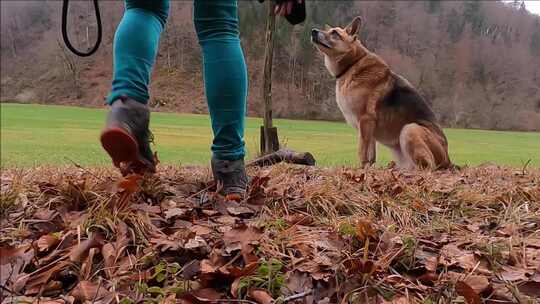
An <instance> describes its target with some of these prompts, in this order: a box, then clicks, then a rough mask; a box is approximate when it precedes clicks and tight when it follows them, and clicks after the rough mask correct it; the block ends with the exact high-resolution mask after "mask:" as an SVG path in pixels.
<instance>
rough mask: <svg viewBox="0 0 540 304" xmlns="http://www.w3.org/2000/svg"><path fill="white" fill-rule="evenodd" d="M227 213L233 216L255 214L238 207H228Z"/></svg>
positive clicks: (245, 208) (246, 208)
mask: <svg viewBox="0 0 540 304" xmlns="http://www.w3.org/2000/svg"><path fill="white" fill-rule="evenodd" d="M227 211H228V212H229V213H230V214H232V215H249V214H254V213H255V211H253V210H251V209H250V208H248V207H244V206H238V207H227Z"/></svg>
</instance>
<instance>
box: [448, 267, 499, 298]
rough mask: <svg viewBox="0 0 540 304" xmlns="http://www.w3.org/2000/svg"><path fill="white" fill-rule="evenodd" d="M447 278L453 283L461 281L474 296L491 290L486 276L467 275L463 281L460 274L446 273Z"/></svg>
mask: <svg viewBox="0 0 540 304" xmlns="http://www.w3.org/2000/svg"><path fill="white" fill-rule="evenodd" d="M446 275H447V277H449V278H450V279H451V280H455V281H463V282H464V283H466V284H467V285H468V286H469V287H471V288H472V289H473V290H474V292H475V293H476V294H481V293H483V292H485V291H487V290H489V289H490V288H491V284H490V283H489V280H488V278H487V277H486V276H481V275H467V276H466V277H465V279H463V280H462V278H463V277H464V275H463V274H462V273H458V272H453V271H449V272H448V273H446Z"/></svg>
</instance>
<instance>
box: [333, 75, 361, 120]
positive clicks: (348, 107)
mask: <svg viewBox="0 0 540 304" xmlns="http://www.w3.org/2000/svg"><path fill="white" fill-rule="evenodd" d="M336 102H337V104H338V107H339V109H340V110H341V113H343V116H344V117H345V120H346V121H347V123H348V124H349V125H350V126H351V127H353V128H355V129H357V130H360V125H359V124H358V107H359V106H360V103H361V100H359V98H358V96H354V95H352V94H348V93H347V90H346V89H344V88H340V86H339V84H338V83H337V84H336Z"/></svg>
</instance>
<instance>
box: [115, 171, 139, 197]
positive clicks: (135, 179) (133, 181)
mask: <svg viewBox="0 0 540 304" xmlns="http://www.w3.org/2000/svg"><path fill="white" fill-rule="evenodd" d="M141 179H142V176H140V175H139V174H129V175H128V176H126V177H124V178H122V179H121V180H120V181H119V182H118V185H117V186H118V188H119V189H121V190H123V191H125V192H127V193H135V192H137V190H139V181H140V180H141Z"/></svg>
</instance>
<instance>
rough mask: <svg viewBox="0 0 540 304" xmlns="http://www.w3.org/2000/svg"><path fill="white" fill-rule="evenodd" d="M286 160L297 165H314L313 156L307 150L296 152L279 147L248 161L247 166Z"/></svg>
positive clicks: (265, 164) (258, 165) (272, 163)
mask: <svg viewBox="0 0 540 304" xmlns="http://www.w3.org/2000/svg"><path fill="white" fill-rule="evenodd" d="M282 161H284V162H287V163H292V164H298V165H306V166H314V165H315V158H314V157H313V155H312V154H311V153H309V152H303V153H298V152H295V151H293V150H289V149H280V150H278V151H276V152H273V153H270V154H267V155H264V156H261V157H259V158H256V159H254V160H252V161H251V162H249V163H248V164H247V166H248V167H265V166H271V165H274V164H277V163H280V162H282Z"/></svg>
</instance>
